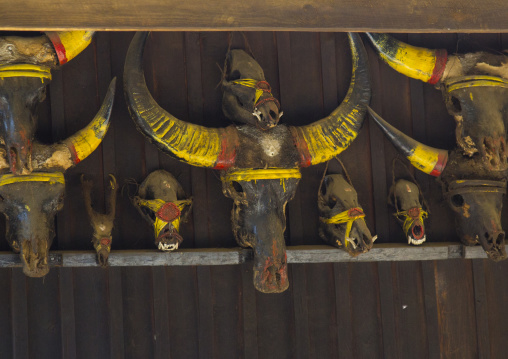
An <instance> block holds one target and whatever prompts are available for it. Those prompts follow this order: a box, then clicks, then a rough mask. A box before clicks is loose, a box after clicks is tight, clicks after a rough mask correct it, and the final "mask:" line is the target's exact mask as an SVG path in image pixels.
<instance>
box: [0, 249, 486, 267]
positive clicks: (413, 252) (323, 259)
mask: <svg viewBox="0 0 508 359" xmlns="http://www.w3.org/2000/svg"><path fill="white" fill-rule="evenodd" d="M287 257H288V263H291V264H296V263H340V262H387V261H397V262H398V261H420V260H444V259H461V258H462V259H484V258H487V256H486V254H485V252H484V251H483V249H482V247H480V246H474V247H467V246H464V245H462V244H456V243H432V244H427V245H424V246H419V247H410V246H407V245H403V244H379V245H376V246H374V248H372V249H371V250H370V251H369V252H368V253H364V254H362V255H360V256H358V257H354V258H353V257H351V256H349V254H347V253H346V252H344V251H343V250H340V249H336V248H333V247H330V246H326V245H322V246H290V247H287ZM252 258H253V253H252V250H250V249H242V248H199V249H181V250H178V251H176V252H172V253H163V252H159V251H157V250H120V251H113V252H111V254H110V256H109V266H111V267H124V266H129V267H136V266H149V267H154V266H215V265H235V264H241V263H245V262H248V261H251V260H252ZM49 263H50V265H51V266H59V267H96V266H98V265H97V263H96V260H95V252H92V251H53V252H50V254H49ZM6 267H21V260H20V258H19V255H17V254H14V253H11V252H0V268H6Z"/></svg>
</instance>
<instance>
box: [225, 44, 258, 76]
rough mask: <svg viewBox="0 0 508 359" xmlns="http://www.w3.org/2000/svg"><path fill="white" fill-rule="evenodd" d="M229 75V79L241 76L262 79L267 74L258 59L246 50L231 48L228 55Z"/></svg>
mask: <svg viewBox="0 0 508 359" xmlns="http://www.w3.org/2000/svg"><path fill="white" fill-rule="evenodd" d="M227 77H228V80H229V81H231V80H236V79H240V78H242V79H247V78H250V79H255V80H258V81H262V80H264V79H265V74H264V72H263V69H262V68H261V66H259V64H258V63H257V61H256V60H254V59H253V58H252V56H250V55H248V54H247V53H246V52H245V51H243V50H231V52H230V53H229V56H228V67H227Z"/></svg>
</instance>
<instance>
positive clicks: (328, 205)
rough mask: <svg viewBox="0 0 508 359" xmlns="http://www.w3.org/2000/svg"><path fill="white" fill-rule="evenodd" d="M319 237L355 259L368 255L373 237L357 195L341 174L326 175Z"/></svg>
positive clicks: (320, 200)
mask: <svg viewBox="0 0 508 359" xmlns="http://www.w3.org/2000/svg"><path fill="white" fill-rule="evenodd" d="M318 209H319V222H320V223H319V236H320V237H321V238H322V239H323V240H324V241H325V242H327V243H328V244H330V245H332V246H334V247H337V248H342V249H344V250H345V251H346V252H348V253H349V254H350V255H352V256H357V255H359V254H362V253H365V252H368V251H369V250H370V249H371V248H372V246H373V244H374V241H375V240H376V239H377V236H374V237H372V235H371V234H370V231H369V229H368V228H367V224H366V223H365V220H364V218H365V214H364V212H363V209H362V208H361V207H360V205H359V204H358V194H357V193H356V191H355V189H354V188H353V186H352V185H351V184H350V183H349V182H347V181H346V179H345V178H344V176H343V175H341V174H331V175H326V176H325V177H324V180H323V184H322V187H321V188H320V191H319V194H318Z"/></svg>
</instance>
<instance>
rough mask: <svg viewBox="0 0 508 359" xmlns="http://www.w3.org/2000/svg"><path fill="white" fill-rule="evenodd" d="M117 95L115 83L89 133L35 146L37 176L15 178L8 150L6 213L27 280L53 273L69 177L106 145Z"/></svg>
mask: <svg viewBox="0 0 508 359" xmlns="http://www.w3.org/2000/svg"><path fill="white" fill-rule="evenodd" d="M114 91H115V80H113V81H112V82H111V84H110V86H109V90H108V93H107V95H106V98H105V99H104V103H103V104H102V107H101V108H100V110H99V112H98V113H97V115H96V116H95V117H94V119H93V120H92V122H90V123H89V124H88V126H86V127H85V128H84V129H82V130H80V131H78V132H77V133H76V134H74V135H73V136H71V137H69V138H67V139H66V140H65V141H63V142H60V143H56V144H52V145H43V144H40V143H37V142H35V143H34V145H33V152H32V166H33V170H34V171H33V172H32V173H31V174H28V175H16V174H12V173H9V170H10V166H9V164H8V162H7V159H6V158H5V153H6V152H5V149H4V148H2V150H3V156H0V212H2V213H3V214H4V215H5V217H6V220H7V235H6V236H7V241H8V242H9V244H10V245H11V247H12V249H13V250H14V251H15V252H20V256H21V259H22V261H23V272H24V273H25V274H26V275H27V276H30V277H42V276H44V275H46V274H47V273H48V271H49V267H48V250H49V248H50V247H51V243H52V241H53V237H54V236H55V230H54V220H53V218H54V216H55V214H56V212H57V211H59V210H60V209H62V206H63V195H64V189H65V180H64V175H63V172H65V170H67V169H68V168H70V167H72V166H74V165H75V164H77V163H79V162H80V161H82V160H84V159H85V158H86V157H88V155H90V154H91V153H92V152H93V151H94V150H95V149H96V148H97V146H98V145H99V144H100V143H101V141H102V139H103V138H104V136H105V135H106V132H107V130H108V127H109V123H110V122H109V117H110V114H111V109H112V107H113V99H114Z"/></svg>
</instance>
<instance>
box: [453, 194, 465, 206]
mask: <svg viewBox="0 0 508 359" xmlns="http://www.w3.org/2000/svg"><path fill="white" fill-rule="evenodd" d="M450 202H451V203H452V205H453V206H454V207H462V206H464V197H462V196H461V195H460V194H455V195H453V196H452V198H450Z"/></svg>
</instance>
